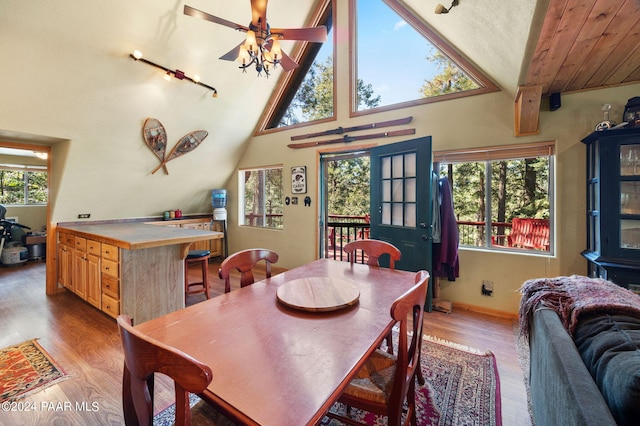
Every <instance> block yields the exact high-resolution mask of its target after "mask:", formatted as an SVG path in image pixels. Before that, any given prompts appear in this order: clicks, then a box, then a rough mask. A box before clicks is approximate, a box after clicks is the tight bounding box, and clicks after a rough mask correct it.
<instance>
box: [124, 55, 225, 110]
mask: <svg viewBox="0 0 640 426" xmlns="http://www.w3.org/2000/svg"><path fill="white" fill-rule="evenodd" d="M129 57H130V58H131V59H133V60H134V61H137V62H144V63H145V64H148V65H151V66H154V67H156V68H159V69H161V70H163V71H165V75H164V79H165V80H167V81H169V80H171V76H172V75H173V76H174V77H175V78H177V79H178V80H189V81H190V82H192V83H195V84H197V85H198V86H202V87H206V88H207V89H209V90H211V91H213V97H214V98H217V97H218V91H217V90H216V89H215V88H213V87H211V86H209V85H208V84H204V83H202V82H201V81H200V76H199V75H194V76H193V77H189V76H187V75H185V73H184V71H180V70H171V69H169V68H166V67H163V66H162V65H158V64H156V63H154V62H151V61H149V60H147V59H145V58H143V57H142V52H140V51H139V50H134V51H133V53H130V54H129Z"/></svg>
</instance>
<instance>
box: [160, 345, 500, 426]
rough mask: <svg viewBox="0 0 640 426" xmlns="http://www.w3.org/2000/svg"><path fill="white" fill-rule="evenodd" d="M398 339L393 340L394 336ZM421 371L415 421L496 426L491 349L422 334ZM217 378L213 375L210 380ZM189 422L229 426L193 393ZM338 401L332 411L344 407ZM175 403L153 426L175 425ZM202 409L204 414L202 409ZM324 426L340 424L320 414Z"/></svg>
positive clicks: (378, 421)
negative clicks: (475, 347)
mask: <svg viewBox="0 0 640 426" xmlns="http://www.w3.org/2000/svg"><path fill="white" fill-rule="evenodd" d="M396 341H397V340H396ZM421 361H422V371H423V372H424V377H425V380H426V384H425V386H419V385H417V387H416V408H417V410H416V411H417V416H418V424H419V425H425V426H427V425H433V426H436V425H437V426H444V425H467V426H474V425H476V426H491V425H494V426H500V425H501V424H502V413H501V407H500V380H499V377H498V368H497V364H496V358H495V356H494V354H493V353H492V352H486V353H481V352H480V351H478V350H475V349H472V348H468V347H464V346H461V345H457V344H454V343H451V342H447V341H443V340H440V339H436V338H432V337H425V340H424V342H423V345H422V358H421ZM214 380H215V379H214ZM191 402H192V406H194V411H192V421H193V424H194V425H196V426H198V425H207V424H214V425H219V426H222V425H224V426H227V425H230V424H232V423H230V422H229V421H228V420H227V419H224V418H222V416H220V415H217V413H215V411H214V410H213V409H212V408H210V407H208V406H207V404H205V403H204V402H202V401H200V400H199V398H197V397H196V396H195V395H192V398H191ZM343 409H344V407H342V406H341V404H336V405H335V406H334V407H333V410H343ZM174 410H175V407H174V406H170V407H169V408H167V409H165V410H163V411H162V412H160V413H159V414H157V415H156V416H155V418H154V425H159V426H160V425H161V426H164V425H170V424H173V423H172V422H173V416H174ZM201 410H205V411H206V412H207V413H202V411H201ZM351 413H352V416H353V417H354V418H357V419H359V420H360V421H363V422H364V423H365V424H368V425H372V426H373V425H375V426H382V425H386V424H387V420H386V418H377V416H375V415H373V414H371V413H367V412H365V411H361V410H357V409H352V410H351ZM321 424H322V425H326V426H337V425H341V424H342V423H340V422H338V421H337V420H334V419H329V418H326V417H325V418H324V419H323V421H322V423H321Z"/></svg>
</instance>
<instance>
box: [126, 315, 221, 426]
mask: <svg viewBox="0 0 640 426" xmlns="http://www.w3.org/2000/svg"><path fill="white" fill-rule="evenodd" d="M117 323H118V330H119V332H120V340H121V342H122V348H123V351H124V374H123V378H122V405H123V411H124V419H125V424H126V425H127V426H130V425H151V424H152V422H153V384H154V379H153V378H154V373H156V372H158V373H162V374H165V375H167V376H169V377H170V378H171V379H173V381H174V382H175V399H176V404H175V407H176V410H175V424H176V425H180V426H182V425H190V424H191V409H190V407H189V393H190V392H191V393H201V392H202V391H204V390H205V389H206V388H207V386H208V385H209V383H211V379H212V378H213V373H212V371H211V368H209V367H208V366H207V365H204V364H202V363H201V362H200V361H198V360H196V359H194V358H192V357H191V356H189V355H187V354H186V353H184V352H182V351H179V350H178V349H175V348H173V347H171V346H167V345H165V344H163V343H160V342H158V341H155V340H154V339H152V338H150V337H147V336H146V335H144V334H143V333H141V332H139V331H138V330H136V329H135V328H133V326H132V323H131V318H130V317H129V316H128V315H119V316H118V318H117Z"/></svg>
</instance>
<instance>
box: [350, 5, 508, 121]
mask: <svg viewBox="0 0 640 426" xmlns="http://www.w3.org/2000/svg"><path fill="white" fill-rule="evenodd" d="M352 2H353V4H354V5H355V6H354V9H355V13H354V15H353V16H352V23H351V34H353V35H354V39H353V40H352V46H353V47H352V49H351V51H352V52H354V54H355V57H354V64H355V70H354V71H355V72H354V73H353V75H354V81H352V92H353V93H352V96H353V101H352V108H353V112H354V113H356V112H361V111H371V110H373V109H377V110H388V109H392V108H398V107H402V106H408V105H413V104H416V103H426V102H433V101H435V100H436V98H437V100H444V99H450V98H455V97H460V96H469V95H472V94H479V93H487V92H489V91H495V90H497V87H495V85H494V84H493V83H492V82H491V81H490V80H489V79H488V78H487V77H485V76H484V75H483V74H482V72H480V71H479V70H477V69H476V68H475V67H474V66H473V65H472V64H471V63H470V62H468V61H467V60H466V59H465V58H464V57H463V56H462V55H460V54H459V53H457V52H456V51H455V50H454V49H453V48H452V47H451V46H449V45H448V43H447V42H446V41H445V40H443V39H441V38H440V36H438V35H437V34H436V33H435V32H434V31H433V30H431V28H430V27H429V26H428V25H427V23H426V22H425V21H424V20H423V19H422V18H420V17H419V16H417V15H416V14H415V13H413V12H412V11H411V10H410V9H409V8H408V7H407V6H406V5H405V2H403V1H400V0H375V1H374V0H352ZM463 92H464V93H463Z"/></svg>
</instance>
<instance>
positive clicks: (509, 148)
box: [433, 141, 556, 257]
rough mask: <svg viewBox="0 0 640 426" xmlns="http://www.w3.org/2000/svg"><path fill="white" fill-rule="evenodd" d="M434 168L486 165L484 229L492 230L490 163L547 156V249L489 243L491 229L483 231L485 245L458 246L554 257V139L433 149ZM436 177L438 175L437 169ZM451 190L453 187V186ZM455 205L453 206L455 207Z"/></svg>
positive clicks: (436, 169) (469, 248)
mask: <svg viewBox="0 0 640 426" xmlns="http://www.w3.org/2000/svg"><path fill="white" fill-rule="evenodd" d="M433 157H434V160H433V162H434V170H435V171H438V170H439V169H440V165H441V164H443V163H444V164H455V163H458V164H459V163H473V162H475V163H484V164H485V188H487V191H486V193H485V200H484V202H485V225H484V226H485V229H492V216H493V211H492V206H493V204H492V191H491V186H492V185H491V171H492V163H493V162H495V161H501V160H519V159H525V158H532V157H548V158H549V176H548V181H549V182H548V198H549V250H548V251H543V250H533V249H526V248H517V247H505V246H501V245H493V244H491V243H490V242H491V235H492V232H489V233H486V235H485V241H484V245H482V246H470V245H460V246H459V248H460V249H465V250H481V251H491V252H502V253H519V254H525V255H532V256H545V257H553V256H555V251H556V249H555V222H556V220H555V181H556V172H555V162H556V152H555V141H551V142H534V143H528V144H517V145H502V146H490V147H479V148H467V149H461V150H443V151H434V153H433ZM437 173H438V176H439V172H437ZM452 190H453V188H452ZM454 208H455V207H454Z"/></svg>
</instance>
